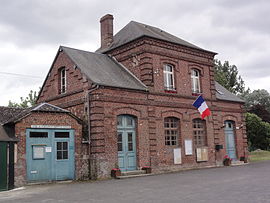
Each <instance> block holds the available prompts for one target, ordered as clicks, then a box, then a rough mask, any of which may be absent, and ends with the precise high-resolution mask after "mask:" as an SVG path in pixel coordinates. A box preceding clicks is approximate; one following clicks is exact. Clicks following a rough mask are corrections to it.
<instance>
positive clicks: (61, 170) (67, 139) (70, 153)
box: [53, 130, 74, 180]
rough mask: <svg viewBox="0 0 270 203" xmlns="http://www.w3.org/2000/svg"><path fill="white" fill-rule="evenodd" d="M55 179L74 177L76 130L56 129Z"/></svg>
mask: <svg viewBox="0 0 270 203" xmlns="http://www.w3.org/2000/svg"><path fill="white" fill-rule="evenodd" d="M53 134H54V147H53V148H54V159H55V160H54V163H55V180H67V179H74V131H59V130H58V131H54V133H53Z"/></svg>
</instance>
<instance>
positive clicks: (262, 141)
mask: <svg viewBox="0 0 270 203" xmlns="http://www.w3.org/2000/svg"><path fill="white" fill-rule="evenodd" d="M246 127H247V138H248V142H249V148H250V150H255V149H263V150H269V149H270V124H269V123H267V122H263V121H262V119H261V118H260V117H258V116H257V115H255V114H252V113H247V114H246Z"/></svg>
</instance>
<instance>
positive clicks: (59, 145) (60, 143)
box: [56, 142, 62, 151]
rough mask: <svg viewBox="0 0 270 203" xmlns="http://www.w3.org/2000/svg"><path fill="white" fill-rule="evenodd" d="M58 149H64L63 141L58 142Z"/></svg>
mask: <svg viewBox="0 0 270 203" xmlns="http://www.w3.org/2000/svg"><path fill="white" fill-rule="evenodd" d="M56 145H57V151H58V150H62V142H57V144H56Z"/></svg>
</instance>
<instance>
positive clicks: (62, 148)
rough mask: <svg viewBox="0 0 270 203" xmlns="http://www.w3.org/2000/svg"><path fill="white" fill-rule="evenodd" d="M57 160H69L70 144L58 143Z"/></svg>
mask: <svg viewBox="0 0 270 203" xmlns="http://www.w3.org/2000/svg"><path fill="white" fill-rule="evenodd" d="M56 157H57V160H64V159H68V142H56Z"/></svg>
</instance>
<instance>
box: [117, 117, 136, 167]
mask: <svg viewBox="0 0 270 203" xmlns="http://www.w3.org/2000/svg"><path fill="white" fill-rule="evenodd" d="M117 120H118V122H117V147H118V165H119V168H120V169H121V171H133V170H136V169H137V164H136V133H135V128H136V126H135V119H134V118H133V117H131V116H128V115H122V116H118V117H117Z"/></svg>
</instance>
